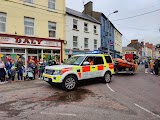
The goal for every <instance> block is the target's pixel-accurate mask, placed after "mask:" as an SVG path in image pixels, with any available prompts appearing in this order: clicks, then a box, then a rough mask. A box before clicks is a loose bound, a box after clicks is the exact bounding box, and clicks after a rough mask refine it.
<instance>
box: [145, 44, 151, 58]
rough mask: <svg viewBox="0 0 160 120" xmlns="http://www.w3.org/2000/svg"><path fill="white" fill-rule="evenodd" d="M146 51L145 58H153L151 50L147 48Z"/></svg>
mask: <svg viewBox="0 0 160 120" xmlns="http://www.w3.org/2000/svg"><path fill="white" fill-rule="evenodd" d="M144 50H145V57H153V51H152V49H151V48H149V47H146V46H145V47H144Z"/></svg>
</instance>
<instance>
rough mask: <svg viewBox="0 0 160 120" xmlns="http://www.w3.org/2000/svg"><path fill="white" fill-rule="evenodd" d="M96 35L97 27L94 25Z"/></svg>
mask: <svg viewBox="0 0 160 120" xmlns="http://www.w3.org/2000/svg"><path fill="white" fill-rule="evenodd" d="M96 33H97V26H96V25H94V34H96Z"/></svg>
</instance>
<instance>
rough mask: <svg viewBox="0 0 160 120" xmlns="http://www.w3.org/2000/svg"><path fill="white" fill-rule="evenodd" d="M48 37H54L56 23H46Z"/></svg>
mask: <svg viewBox="0 0 160 120" xmlns="http://www.w3.org/2000/svg"><path fill="white" fill-rule="evenodd" d="M48 30H49V37H54V38H55V37H56V23H54V22H48Z"/></svg>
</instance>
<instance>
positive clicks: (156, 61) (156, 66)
mask: <svg viewBox="0 0 160 120" xmlns="http://www.w3.org/2000/svg"><path fill="white" fill-rule="evenodd" d="M154 72H155V75H158V60H157V59H156V60H155V62H154Z"/></svg>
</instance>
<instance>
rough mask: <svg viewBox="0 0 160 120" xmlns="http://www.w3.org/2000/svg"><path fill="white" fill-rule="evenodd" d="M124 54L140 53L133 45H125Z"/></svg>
mask: <svg viewBox="0 0 160 120" xmlns="http://www.w3.org/2000/svg"><path fill="white" fill-rule="evenodd" d="M122 52H123V55H125V54H136V55H137V54H138V52H137V50H136V49H135V48H133V47H123V48H122Z"/></svg>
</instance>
